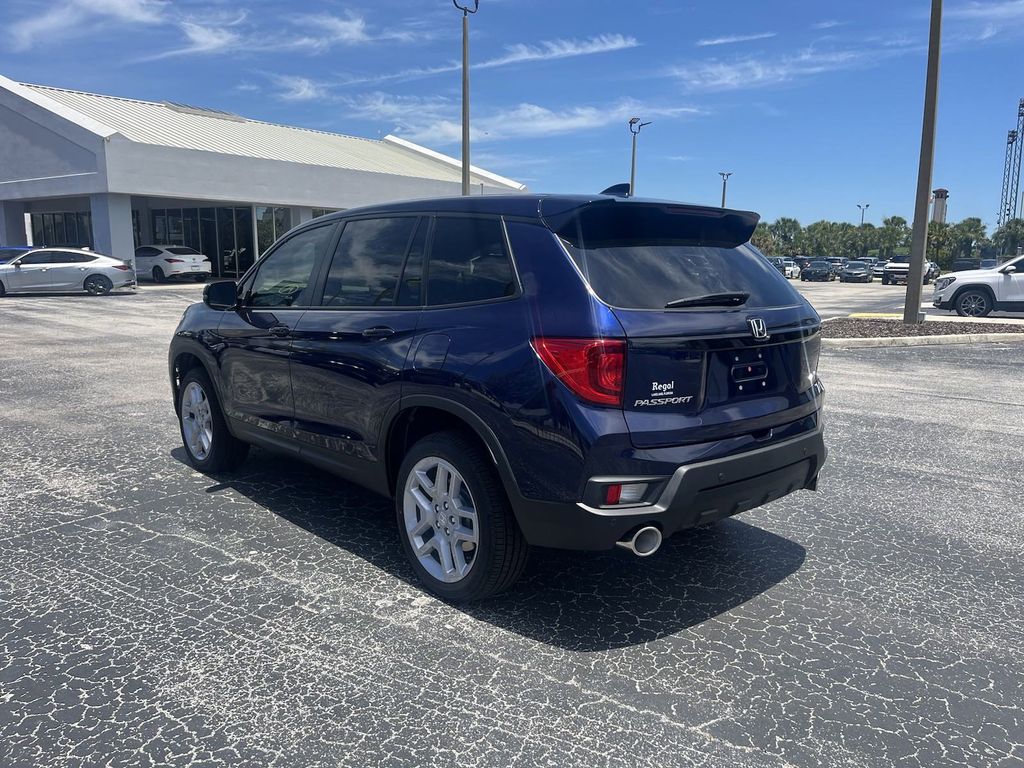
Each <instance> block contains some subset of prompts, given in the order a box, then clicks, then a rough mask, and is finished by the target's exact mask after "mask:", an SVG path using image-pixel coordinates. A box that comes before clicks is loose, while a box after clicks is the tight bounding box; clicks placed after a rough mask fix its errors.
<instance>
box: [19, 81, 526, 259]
mask: <svg viewBox="0 0 1024 768" xmlns="http://www.w3.org/2000/svg"><path fill="white" fill-rule="evenodd" d="M461 180H462V170H461V163H460V161H458V160H456V159H454V158H451V157H448V156H446V155H442V154H440V153H438V152H433V151H431V150H429V149H426V148H425V147H421V146H419V145H417V144H413V143H411V142H408V141H404V140H402V139H399V138H396V137H394V136H386V137H384V138H383V139H380V140H374V139H363V138H357V137H354V136H345V135H341V134H336V133H327V132H324V131H314V130H307V129H304V128H296V127H291V126H286V125H276V124H273V123H266V122H261V121H258V120H250V119H247V118H244V117H240V116H238V115H235V114H230V113H227V112H219V111H216V110H211V109H204V108H197V107H192V106H188V105H184V104H177V103H172V102H166V101H141V100H138V99H127V98H118V97H113V96H100V95H97V94H92V93H83V92H80V91H70V90H65V89H61V88H52V87H48V86H41V85H28V84H25V83H16V82H14V81H12V80H9V79H7V78H5V77H2V76H0V245H24V244H34V245H64V246H87V247H90V248H94V249H95V250H97V251H99V252H101V253H106V254H110V255H112V256H115V257H117V258H120V259H125V260H131V259H133V257H134V250H135V247H136V246H138V245H140V244H143V243H146V244H175V245H186V246H190V247H192V248H195V249H196V250H197V251H200V252H202V253H205V254H206V255H207V256H208V257H209V258H210V260H211V261H212V262H213V264H214V273H215V274H216V275H219V276H225V277H233V276H236V275H239V274H241V272H244V271H245V269H246V268H247V267H248V266H249V265H251V264H252V263H253V261H254V260H255V259H257V258H258V257H259V255H260V253H261V252H263V251H264V250H265V249H266V248H267V247H268V246H269V245H270V244H271V243H273V241H274V239H275V238H276V237H278V236H280V235H281V234H282V233H284V232H285V231H286V230H288V229H289V228H291V227H293V226H295V225H297V224H300V223H302V222H304V221H308V220H310V219H311V218H314V217H316V216H318V215H322V214H324V213H327V212H329V211H333V210H341V209H347V208H353V207H356V206H360V205H368V204H373V203H381V202H385V201H388V200H399V199H408V198H416V197H436V196H445V195H457V194H460V192H461V189H462V185H461ZM472 189H473V193H474V194H497V193H508V192H518V191H524V190H525V187H524V186H523V185H522V184H519V183H517V182H515V181H512V180H511V179H506V178H503V177H502V176H498V175H497V174H493V173H489V172H487V171H484V170H482V169H480V168H476V167H474V168H473V173H472Z"/></svg>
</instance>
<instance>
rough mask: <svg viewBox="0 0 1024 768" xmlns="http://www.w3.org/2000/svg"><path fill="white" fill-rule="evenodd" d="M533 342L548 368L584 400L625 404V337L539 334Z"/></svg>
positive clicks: (616, 404) (618, 404) (601, 403)
mask: <svg viewBox="0 0 1024 768" xmlns="http://www.w3.org/2000/svg"><path fill="white" fill-rule="evenodd" d="M532 343H533V348H534V350H535V351H536V352H537V356H538V357H540V359H541V360H543V361H544V364H545V365H546V366H547V367H548V369H549V370H550V371H551V372H552V373H553V374H555V376H557V377H558V379H559V381H561V382H562V383H563V384H565V386H567V387H568V388H569V389H571V390H572V392H573V393H574V394H575V395H576V396H577V397H579V398H580V399H581V400H586V401H587V402H589V403H595V404H597V405H613V406H619V407H621V405H622V381H623V378H624V377H623V373H624V371H625V366H626V343H625V342H624V341H621V340H618V339H552V338H536V339H534V340H533V342H532Z"/></svg>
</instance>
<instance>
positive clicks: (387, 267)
mask: <svg viewBox="0 0 1024 768" xmlns="http://www.w3.org/2000/svg"><path fill="white" fill-rule="evenodd" d="M418 221H419V219H418V218H417V217H415V216H400V217H399V216H396V217H390V218H380V219H356V220H354V221H349V222H347V223H346V224H345V229H344V230H343V231H342V233H341V239H340V240H339V241H338V248H337V250H336V251H335V253H334V258H333V259H332V260H331V269H330V272H328V274H327V282H326V283H325V285H324V297H323V301H322V302H321V303H322V304H323V305H324V306H325V307H389V306H394V304H395V292H396V290H397V288H398V278H399V275H400V274H401V272H402V265H403V263H404V262H405V254H406V253H407V252H408V251H409V245H410V242H411V240H412V238H413V234H414V230H415V229H416V225H417V223H418Z"/></svg>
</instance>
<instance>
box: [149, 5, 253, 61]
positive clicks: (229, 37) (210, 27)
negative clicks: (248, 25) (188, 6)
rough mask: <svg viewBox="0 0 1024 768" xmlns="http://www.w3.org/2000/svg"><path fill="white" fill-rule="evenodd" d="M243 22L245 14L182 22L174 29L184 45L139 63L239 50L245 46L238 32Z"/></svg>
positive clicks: (183, 20)
mask: <svg viewBox="0 0 1024 768" xmlns="http://www.w3.org/2000/svg"><path fill="white" fill-rule="evenodd" d="M245 20H246V14H245V12H242V13H240V14H238V15H237V16H234V17H228V16H223V15H221V16H211V17H204V18H187V19H182V20H181V21H178V22H177V25H178V28H179V29H180V30H181V32H182V34H184V36H185V40H186V43H187V44H186V45H184V46H182V47H180V48H174V49H172V50H169V51H163V52H161V53H157V54H154V55H153V56H146V57H143V58H142V59H140V61H159V60H160V59H169V58H173V57H176V56H192V55H210V54H218V53H228V52H230V51H236V50H239V49H241V48H243V47H246V45H247V43H246V40H245V38H244V36H243V34H242V33H241V32H240V31H239V29H238V27H239V26H240V25H241V24H242V23H243V22H245Z"/></svg>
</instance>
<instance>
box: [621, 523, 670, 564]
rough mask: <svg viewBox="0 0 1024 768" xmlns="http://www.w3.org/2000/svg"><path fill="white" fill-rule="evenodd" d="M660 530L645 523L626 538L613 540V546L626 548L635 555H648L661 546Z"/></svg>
mask: <svg viewBox="0 0 1024 768" xmlns="http://www.w3.org/2000/svg"><path fill="white" fill-rule="evenodd" d="M661 539H662V536H661V531H660V530H658V529H657V528H655V527H654V526H653V525H645V526H644V527H643V528H640V529H638V530H637V531H636V533H634V534H633V535H632V536H630V537H629V538H628V539H623V540H622V541H617V542H615V546H617V547H622V548H623V549H628V550H629V551H630V552H632V553H633V554H634V555H636V556H637V557H649V556H650V555H653V554H654V553H655V552H657V551H658V548H659V547H660V546H661Z"/></svg>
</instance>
